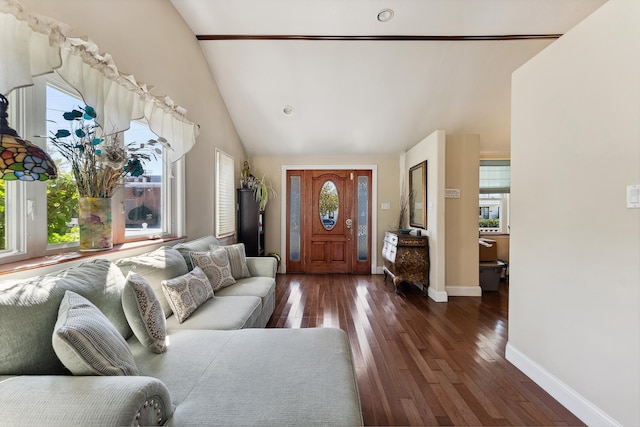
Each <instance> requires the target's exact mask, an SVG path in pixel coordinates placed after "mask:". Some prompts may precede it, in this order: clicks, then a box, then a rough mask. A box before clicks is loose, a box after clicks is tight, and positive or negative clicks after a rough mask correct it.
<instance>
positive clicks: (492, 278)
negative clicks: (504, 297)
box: [480, 261, 505, 292]
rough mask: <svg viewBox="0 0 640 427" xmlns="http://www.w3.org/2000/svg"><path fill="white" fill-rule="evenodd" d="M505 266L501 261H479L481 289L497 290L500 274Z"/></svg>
mask: <svg viewBox="0 0 640 427" xmlns="http://www.w3.org/2000/svg"><path fill="white" fill-rule="evenodd" d="M504 268H505V263H504V262H502V261H491V262H481V263H480V287H481V288H482V291H483V292H484V291H497V290H498V287H499V286H500V276H501V275H502V271H503V270H504Z"/></svg>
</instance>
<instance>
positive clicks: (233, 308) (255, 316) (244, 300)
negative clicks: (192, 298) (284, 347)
mask: <svg viewBox="0 0 640 427" xmlns="http://www.w3.org/2000/svg"><path fill="white" fill-rule="evenodd" d="M261 307H262V304H261V301H260V298H258V297H251V296H244V297H223V298H218V297H213V298H211V299H210V300H208V301H207V302H205V303H204V304H202V305H201V306H200V307H198V309H197V310H196V311H194V312H193V313H192V314H191V316H190V317H189V318H188V319H187V320H185V321H184V322H182V323H180V322H179V321H178V319H177V318H176V316H171V317H169V318H167V330H168V331H169V338H170V339H171V333H172V332H173V331H176V330H179V329H194V330H196V329H215V330H230V329H242V328H257V327H259V326H258V325H259V321H260V318H261V317H260V315H261Z"/></svg>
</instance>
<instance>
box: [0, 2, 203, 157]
mask: <svg viewBox="0 0 640 427" xmlns="http://www.w3.org/2000/svg"><path fill="white" fill-rule="evenodd" d="M69 32H70V29H69V27H68V26H67V25H65V24H62V23H60V22H57V21H55V20H53V19H50V18H46V17H42V16H38V15H35V14H31V13H29V12H27V11H26V10H25V8H24V7H23V6H22V5H21V4H20V3H18V2H17V1H15V0H0V93H3V94H8V93H9V92H10V91H11V90H13V89H15V88H17V87H22V86H28V85H31V84H33V81H32V77H33V76H37V75H41V74H46V73H50V72H53V71H54V70H55V71H56V72H57V73H58V74H60V76H61V77H62V78H63V79H64V80H65V81H66V82H67V83H69V84H70V85H71V86H72V87H74V88H75V89H76V90H78V92H79V93H80V94H81V95H82V97H83V100H84V102H85V103H86V104H87V105H91V106H92V107H94V108H95V110H96V113H97V114H98V118H97V121H98V122H99V123H100V124H101V125H102V126H103V129H104V130H105V132H107V133H115V132H120V131H124V130H126V129H128V128H129V125H130V123H131V121H132V120H137V119H141V118H145V119H146V120H147V122H148V123H149V127H150V128H151V130H152V131H153V132H154V133H155V134H156V135H159V136H162V137H164V138H165V139H167V141H168V142H169V144H170V145H171V148H172V149H171V150H168V152H167V155H168V158H169V160H170V161H171V162H174V161H176V160H178V159H179V158H181V157H182V156H183V155H184V154H185V153H186V152H187V151H189V150H190V149H191V147H193V144H195V138H196V136H197V135H198V127H197V125H195V124H194V123H192V122H190V121H189V120H187V118H186V110H185V109H184V108H182V107H179V106H176V105H175V104H174V102H173V100H172V99H171V98H169V97H167V96H165V97H157V96H155V95H152V94H151V93H150V91H149V89H148V87H147V85H146V84H139V83H138V82H137V81H136V79H135V77H134V76H132V75H122V74H120V72H119V71H118V68H117V67H116V65H115V64H114V62H113V59H112V58H111V55H109V54H108V53H102V54H101V53H100V50H99V48H98V46H97V45H96V44H95V43H93V42H92V41H91V40H88V39H82V38H72V37H68V36H67V34H68V33H69Z"/></svg>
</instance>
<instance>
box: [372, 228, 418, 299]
mask: <svg viewBox="0 0 640 427" xmlns="http://www.w3.org/2000/svg"><path fill="white" fill-rule="evenodd" d="M382 258H383V260H384V267H383V271H384V280H385V281H386V280H387V276H391V278H392V279H393V285H394V287H395V291H396V293H400V291H399V290H398V285H400V283H402V282H407V283H412V284H414V285H416V286H418V287H419V288H421V289H422V292H423V293H424V294H425V295H427V288H428V287H429V240H428V238H427V236H411V235H409V234H396V233H393V232H391V231H387V232H386V233H385V235H384V246H383V248H382Z"/></svg>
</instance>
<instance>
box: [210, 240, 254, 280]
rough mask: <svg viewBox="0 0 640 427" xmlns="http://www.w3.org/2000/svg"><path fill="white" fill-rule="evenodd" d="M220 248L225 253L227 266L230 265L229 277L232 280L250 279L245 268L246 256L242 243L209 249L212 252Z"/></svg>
mask: <svg viewBox="0 0 640 427" xmlns="http://www.w3.org/2000/svg"><path fill="white" fill-rule="evenodd" d="M220 247H223V248H224V250H225V251H227V255H228V256H229V265H231V275H232V276H233V278H234V279H236V280H239V279H244V278H245V277H251V273H250V272H249V267H247V255H246V251H245V247H244V243H236V244H235V245H226V246H218V245H211V246H210V247H209V249H210V250H212V251H213V250H216V249H218V248H220Z"/></svg>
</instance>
